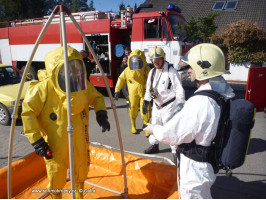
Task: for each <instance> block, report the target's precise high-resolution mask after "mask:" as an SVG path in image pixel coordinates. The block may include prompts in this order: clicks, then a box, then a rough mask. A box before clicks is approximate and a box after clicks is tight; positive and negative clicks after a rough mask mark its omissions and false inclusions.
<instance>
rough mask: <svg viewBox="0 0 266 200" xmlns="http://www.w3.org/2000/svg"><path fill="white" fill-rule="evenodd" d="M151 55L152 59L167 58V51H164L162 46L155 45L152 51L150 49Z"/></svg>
mask: <svg viewBox="0 0 266 200" xmlns="http://www.w3.org/2000/svg"><path fill="white" fill-rule="evenodd" d="M149 57H150V59H151V61H152V60H153V59H154V58H161V57H163V58H164V59H165V53H164V51H163V49H162V48H161V47H157V46H156V47H154V48H153V49H152V50H151V51H150V54H149Z"/></svg>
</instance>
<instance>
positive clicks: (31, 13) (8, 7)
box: [0, 0, 54, 21]
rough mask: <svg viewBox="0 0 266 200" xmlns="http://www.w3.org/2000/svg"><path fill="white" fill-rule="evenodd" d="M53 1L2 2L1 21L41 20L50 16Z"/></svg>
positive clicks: (1, 0) (16, 0) (21, 0)
mask: <svg viewBox="0 0 266 200" xmlns="http://www.w3.org/2000/svg"><path fill="white" fill-rule="evenodd" d="M53 2H54V1H53V0H8V1H7V0H0V20H1V21H11V20H19V19H28V18H40V17H43V16H45V15H47V14H48V11H49V10H51V9H52V8H51V6H52V5H53Z"/></svg>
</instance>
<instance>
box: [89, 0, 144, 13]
mask: <svg viewBox="0 0 266 200" xmlns="http://www.w3.org/2000/svg"><path fill="white" fill-rule="evenodd" d="M122 2H123V3H124V4H125V6H126V7H127V6H128V5H130V6H131V7H132V8H134V5H135V3H136V4H137V7H138V6H139V5H140V4H142V3H144V2H145V0H94V1H93V7H94V8H95V10H97V11H111V10H112V11H119V5H120V4H121V3H122ZM89 3H90V0H88V4H89Z"/></svg>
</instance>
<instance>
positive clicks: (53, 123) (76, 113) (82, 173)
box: [22, 46, 106, 198]
mask: <svg viewBox="0 0 266 200" xmlns="http://www.w3.org/2000/svg"><path fill="white" fill-rule="evenodd" d="M67 50H68V59H69V63H72V64H73V63H77V64H80V68H78V69H81V70H76V71H74V70H70V76H73V77H74V76H75V75H74V74H76V75H79V79H78V78H76V81H80V82H82V84H81V86H79V88H75V84H73V82H71V85H70V88H71V108H72V123H73V127H74V131H73V146H74V170H75V183H76V189H77V190H79V189H80V188H81V189H82V187H83V183H84V181H85V179H86V178H87V173H88V166H89V150H88V132H87V131H88V121H89V105H91V106H93V107H94V109H95V112H96V113H97V112H98V111H104V112H105V111H106V107H105V103H104V98H103V96H102V95H101V94H100V93H99V92H98V91H97V90H96V89H95V88H94V86H93V85H92V84H91V83H89V82H88V81H87V80H86V71H85V67H84V63H83V61H82V57H81V54H80V53H79V52H78V51H77V50H75V49H73V48H71V47H69V46H68V48H67ZM70 65H71V64H70ZM45 66H46V73H45V71H42V73H40V75H41V77H40V80H41V81H39V82H35V83H33V84H32V85H31V86H30V87H29V89H28V92H27V94H26V96H25V99H24V101H23V112H22V120H23V125H24V132H25V135H26V136H27V137H28V139H29V141H30V143H31V144H33V146H34V143H36V141H39V140H40V139H42V138H43V139H44V141H45V142H46V143H48V145H49V147H50V149H51V150H52V156H53V158H52V159H45V162H46V169H47V175H48V177H49V184H48V186H47V187H48V189H50V190H58V189H62V188H63V186H64V185H65V183H66V178H67V169H68V168H69V153H68V152H69V150H68V132H67V125H68V120H67V100H66V92H65V91H64V90H65V85H64V82H63V81H62V80H60V77H61V79H62V77H64V74H63V73H64V68H63V67H64V53H63V48H62V47H60V48H57V49H56V50H54V51H52V52H50V53H48V54H47V55H46V57H45ZM80 75H83V76H80ZM45 76H46V77H45ZM80 77H81V78H80ZM62 88H63V89H62ZM73 88H74V89H73ZM75 89H76V90H75ZM72 91H75V92H72ZM77 195H80V196H76V197H77V198H78V197H82V194H77ZM52 197H55V198H60V197H61V195H60V194H55V195H54V196H52Z"/></svg>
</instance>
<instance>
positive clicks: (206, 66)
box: [179, 43, 225, 81]
mask: <svg viewBox="0 0 266 200" xmlns="http://www.w3.org/2000/svg"><path fill="white" fill-rule="evenodd" d="M179 65H180V66H186V65H190V67H191V68H192V69H193V70H194V72H195V78H196V79H197V80H199V81H200V80H205V79H210V78H212V77H216V76H220V75H222V74H224V73H225V59H224V54H223V52H222V50H221V49H220V48H219V47H217V46H216V45H214V44H210V43H203V44H198V45H196V46H194V47H192V48H191V49H190V50H189V51H188V52H187V53H186V55H184V57H183V58H182V59H181V61H180V63H179Z"/></svg>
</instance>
